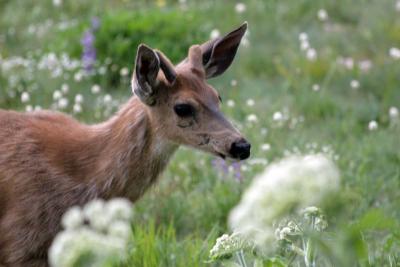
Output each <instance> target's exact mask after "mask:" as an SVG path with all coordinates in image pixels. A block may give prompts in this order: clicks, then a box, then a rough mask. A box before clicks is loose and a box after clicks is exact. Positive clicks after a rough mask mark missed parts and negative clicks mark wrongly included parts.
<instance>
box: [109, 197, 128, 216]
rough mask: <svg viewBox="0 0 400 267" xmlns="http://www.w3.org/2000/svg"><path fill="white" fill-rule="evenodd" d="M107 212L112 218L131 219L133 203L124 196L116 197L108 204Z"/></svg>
mask: <svg viewBox="0 0 400 267" xmlns="http://www.w3.org/2000/svg"><path fill="white" fill-rule="evenodd" d="M106 210H107V211H106V212H107V215H108V216H109V218H110V220H127V221H129V220H131V219H132V216H133V210H132V203H131V202H129V201H128V200H126V199H124V198H114V199H112V200H110V201H109V202H108V203H107V204H106Z"/></svg>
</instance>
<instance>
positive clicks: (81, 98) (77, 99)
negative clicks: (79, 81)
mask: <svg viewBox="0 0 400 267" xmlns="http://www.w3.org/2000/svg"><path fill="white" fill-rule="evenodd" d="M75 103H77V104H82V103H83V96H82V95H81V94H77V95H76V96H75Z"/></svg>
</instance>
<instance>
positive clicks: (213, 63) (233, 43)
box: [201, 22, 247, 78]
mask: <svg viewBox="0 0 400 267" xmlns="http://www.w3.org/2000/svg"><path fill="white" fill-rule="evenodd" d="M246 30H247V22H245V23H243V24H242V25H241V26H240V27H239V28H237V29H236V30H234V31H232V32H230V33H228V34H226V35H225V36H223V37H219V38H216V39H213V40H210V41H208V42H206V43H204V44H202V45H201V50H202V53H203V66H204V69H205V72H206V78H213V77H215V76H218V75H220V74H222V73H223V72H224V71H225V70H226V69H227V68H228V67H229V66H230V65H231V63H232V61H233V59H234V58H235V55H236V52H237V50H238V48H239V45H240V41H241V40H242V38H243V36H244V34H245V33H246Z"/></svg>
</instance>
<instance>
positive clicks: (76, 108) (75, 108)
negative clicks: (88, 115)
mask: <svg viewBox="0 0 400 267" xmlns="http://www.w3.org/2000/svg"><path fill="white" fill-rule="evenodd" d="M72 109H73V111H74V113H75V114H78V113H81V112H82V106H81V104H79V103H75V104H74V106H73V108H72Z"/></svg>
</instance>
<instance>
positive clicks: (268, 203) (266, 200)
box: [229, 154, 340, 251]
mask: <svg viewBox="0 0 400 267" xmlns="http://www.w3.org/2000/svg"><path fill="white" fill-rule="evenodd" d="M339 182H340V181H339V172H338V170H337V168H336V167H335V165H334V164H333V162H332V161H330V160H329V159H328V158H327V157H325V156H323V155H320V154H318V155H308V156H290V157H288V158H285V159H283V160H281V161H279V162H277V163H274V164H271V165H270V166H269V167H267V169H266V170H265V171H264V172H263V173H262V174H260V175H258V176H257V177H256V178H255V179H254V180H253V182H252V184H251V185H250V187H249V188H248V189H247V190H246V191H245V193H244V194H243V196H242V200H241V201H240V203H239V204H238V205H237V206H236V207H235V208H234V209H233V210H232V211H231V214H230V216H229V225H230V227H231V228H232V229H233V230H234V231H238V232H240V233H241V234H243V236H244V237H245V238H246V239H248V240H254V241H255V242H256V245H258V246H259V248H260V249H265V250H266V251H268V250H269V249H270V247H269V246H266V244H268V242H272V241H273V239H274V232H275V231H274V230H273V228H272V226H273V223H274V221H276V220H279V219H281V218H282V217H283V216H286V215H288V213H289V212H291V211H295V210H296V209H299V208H301V207H304V206H309V205H315V204H319V203H321V202H323V201H324V200H325V199H326V197H327V196H329V194H330V193H332V192H336V191H337V190H338V189H339Z"/></svg>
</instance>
